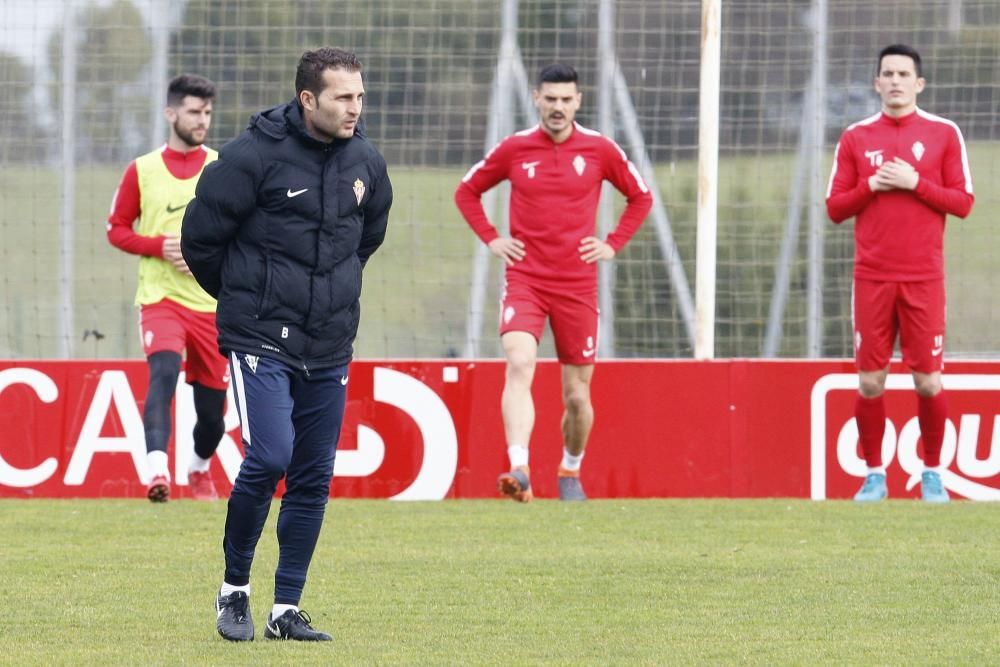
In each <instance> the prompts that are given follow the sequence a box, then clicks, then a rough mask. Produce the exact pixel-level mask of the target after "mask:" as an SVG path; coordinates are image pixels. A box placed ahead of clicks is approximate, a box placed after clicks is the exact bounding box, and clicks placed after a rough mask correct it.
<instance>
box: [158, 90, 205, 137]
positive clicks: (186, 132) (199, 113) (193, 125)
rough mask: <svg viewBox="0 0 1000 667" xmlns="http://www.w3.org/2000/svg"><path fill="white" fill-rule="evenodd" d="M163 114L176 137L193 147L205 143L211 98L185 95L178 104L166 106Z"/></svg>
mask: <svg viewBox="0 0 1000 667" xmlns="http://www.w3.org/2000/svg"><path fill="white" fill-rule="evenodd" d="M165 115H166V117H167V122H168V123H170V127H171V129H172V131H173V133H174V134H175V135H176V136H177V138H178V139H180V140H181V141H183V142H184V143H185V144H187V145H188V146H190V147H191V148H195V147H197V146H201V145H202V144H203V143H205V136H206V135H207V134H208V128H209V127H211V125H212V100H205V99H202V98H200V97H194V96H193V95H185V96H184V99H183V100H181V103H180V105H178V106H176V107H167V110H166V112H165Z"/></svg>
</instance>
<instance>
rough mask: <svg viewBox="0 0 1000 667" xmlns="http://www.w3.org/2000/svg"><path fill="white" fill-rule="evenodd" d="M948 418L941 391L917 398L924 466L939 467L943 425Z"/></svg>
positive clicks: (945, 403)
mask: <svg viewBox="0 0 1000 667" xmlns="http://www.w3.org/2000/svg"><path fill="white" fill-rule="evenodd" d="M947 418H948V399H947V398H945V395H944V390H943V389H942V390H941V391H939V392H938V393H937V394H935V395H934V396H918V397H917V421H919V422H920V440H921V441H922V442H923V443H924V465H925V466H927V467H928V468H936V467H938V466H939V465H941V445H942V444H943V443H944V423H945V420H946V419H947Z"/></svg>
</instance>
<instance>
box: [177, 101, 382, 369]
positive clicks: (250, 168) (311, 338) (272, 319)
mask: <svg viewBox="0 0 1000 667" xmlns="http://www.w3.org/2000/svg"><path fill="white" fill-rule="evenodd" d="M391 205H392V185H391V184H390V183H389V176H388V174H387V173H386V166H385V159H384V158H383V157H382V156H381V155H380V154H379V153H378V151H377V150H375V148H374V147H373V146H372V145H371V144H370V143H369V142H368V140H367V138H366V137H365V136H364V134H363V131H362V130H361V129H359V130H358V131H357V132H356V133H355V135H354V137H352V138H351V139H346V140H335V141H334V142H333V143H332V144H327V143H323V142H321V141H318V140H316V139H313V138H312V137H310V136H309V135H308V134H307V132H306V129H305V124H304V121H303V119H302V110H301V107H300V106H299V104H298V102H297V101H294V100H293V101H292V102H290V103H288V104H285V105H282V106H278V107H274V108H272V109H268V110H267V111H262V112H261V113H258V114H255V115H254V116H253V118H251V119H250V125H249V127H248V128H247V129H246V130H245V131H244V132H243V133H242V134H240V135H239V136H238V137H237V138H235V139H233V140H232V141H230V142H229V143H227V144H226V145H225V146H223V148H222V150H221V151H220V153H219V159H218V160H217V161H215V162H213V163H211V164H209V165H208V167H206V168H205V171H204V173H203V174H202V175H201V179H200V180H199V182H198V188H197V193H196V195H195V199H194V200H192V201H191V203H190V204H189V205H188V207H187V211H186V212H185V214H184V224H183V227H182V231H181V251H182V253H183V255H184V260H185V261H186V262H187V264H188V267H189V268H190V269H191V272H192V273H194V276H195V278H197V280H198V282H199V283H200V284H201V286H202V287H203V288H205V291H207V292H208V293H209V294H211V295H212V296H214V297H215V298H216V299H218V301H219V305H218V311H217V318H216V321H217V324H218V328H219V349H220V350H222V351H223V352H224V353H228V352H245V353H249V354H254V355H260V356H264V357H272V358H276V359H281V360H283V361H286V362H288V363H290V364H293V365H295V366H297V367H300V368H305V369H307V370H308V369H313V368H322V367H326V366H339V365H341V364H344V363H347V362H348V361H350V359H351V356H352V353H353V342H354V337H355V335H356V334H357V331H358V318H359V315H360V304H359V302H358V297H359V296H360V294H361V269H362V267H364V265H365V262H366V261H368V258H369V257H370V256H371V254H372V253H373V252H375V249H376V248H378V247H379V245H381V243H382V239H383V238H384V237H385V229H386V222H387V219H388V215H389V207H390V206H391Z"/></svg>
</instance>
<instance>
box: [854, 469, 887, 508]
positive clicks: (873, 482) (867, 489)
mask: <svg viewBox="0 0 1000 667" xmlns="http://www.w3.org/2000/svg"><path fill="white" fill-rule="evenodd" d="M888 495H889V490H888V489H887V488H886V486H885V473H882V472H871V473H868V474H867V475H865V483H864V484H862V485H861V490H860V491H858V492H857V493H856V494H854V499H855V500H856V501H858V502H859V503H873V502H877V501H879V500H884V499H885V498H886V496H888Z"/></svg>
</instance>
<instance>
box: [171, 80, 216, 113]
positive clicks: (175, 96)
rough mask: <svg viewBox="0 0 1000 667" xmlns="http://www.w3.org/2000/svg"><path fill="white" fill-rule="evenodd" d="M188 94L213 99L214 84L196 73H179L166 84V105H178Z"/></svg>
mask: <svg viewBox="0 0 1000 667" xmlns="http://www.w3.org/2000/svg"><path fill="white" fill-rule="evenodd" d="M188 95H190V96H191V97H198V98H201V99H203V100H214V99H215V84H214V83H212V82H211V81H209V80H208V79H206V78H205V77H203V76H198V75H197V74H180V75H178V76H175V77H174V78H173V79H171V80H170V85H168V86H167V106H171V107H179V106H180V105H181V104H182V103H183V102H184V98H185V97H187V96H188Z"/></svg>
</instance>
